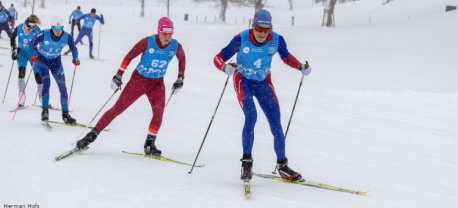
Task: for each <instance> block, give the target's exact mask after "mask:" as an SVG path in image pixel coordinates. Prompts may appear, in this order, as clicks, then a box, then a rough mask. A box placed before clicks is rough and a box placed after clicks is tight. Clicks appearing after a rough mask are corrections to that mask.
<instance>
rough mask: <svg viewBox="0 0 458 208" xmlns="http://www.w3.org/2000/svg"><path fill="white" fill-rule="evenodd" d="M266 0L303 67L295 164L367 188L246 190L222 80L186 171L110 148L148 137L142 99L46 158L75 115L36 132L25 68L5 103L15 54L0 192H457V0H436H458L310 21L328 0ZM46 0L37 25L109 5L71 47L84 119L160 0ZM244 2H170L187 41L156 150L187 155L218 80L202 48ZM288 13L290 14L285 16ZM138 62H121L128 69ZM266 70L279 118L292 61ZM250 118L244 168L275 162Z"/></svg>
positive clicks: (213, 199)
mask: <svg viewBox="0 0 458 208" xmlns="http://www.w3.org/2000/svg"><path fill="white" fill-rule="evenodd" d="M109 2H110V3H109ZM269 2H271V3H270V5H269V7H268V9H269V10H271V12H272V14H273V18H274V20H273V21H274V29H275V30H276V31H277V32H279V33H280V34H282V35H283V36H284V37H285V39H286V41H287V43H288V47H289V49H290V52H291V53H293V54H294V55H295V56H296V57H297V58H298V59H300V60H308V61H309V63H310V64H311V66H312V68H313V71H312V74H311V75H310V76H308V77H306V78H305V79H304V83H303V86H302V90H301V93H300V96H299V100H298V104H297V106H296V111H295V115H294V118H293V121H292V125H291V128H290V129H289V132H288V137H287V156H288V158H289V160H290V166H291V167H292V168H293V169H294V170H296V171H298V172H300V173H302V175H303V176H304V178H306V179H309V180H313V181H319V182H322V183H326V184H330V185H334V186H339V187H344V188H350V189H358V190H369V191H370V192H369V193H368V195H367V196H357V195H351V194H347V193H341V192H334V191H329V190H322V189H317V188H311V187H305V186H297V185H291V184H285V183H279V182H276V181H270V180H266V179H260V178H254V179H253V180H252V187H251V191H252V197H251V199H249V200H247V199H245V198H244V196H243V186H242V182H241V181H240V180H239V173H240V161H239V159H240V157H241V154H242V147H241V136H240V135H241V128H242V125H243V114H242V111H241V110H240V108H239V105H238V104H237V102H236V97H235V93H234V90H233V87H232V86H233V85H232V83H230V84H229V85H228V87H227V89H226V91H225V94H224V97H223V100H222V102H221V105H220V107H219V109H218V112H217V114H216V118H215V119H214V121H213V125H212V127H211V129H210V132H209V135H208V137H207V139H206V141H205V144H204V146H203V149H202V152H201V154H200V156H199V159H198V161H197V163H198V164H205V167H204V168H194V170H193V173H192V174H188V171H189V170H190V168H189V167H186V166H181V165H175V164H171V163H165V162H161V161H157V160H151V159H146V158H140V157H135V156H130V155H126V154H123V153H121V151H122V150H125V151H130V152H142V151H143V142H144V139H145V137H146V133H147V126H148V122H149V120H150V116H151V115H150V114H151V113H150V112H151V111H150V108H149V104H148V101H147V100H146V98H141V99H139V100H138V101H137V102H136V103H135V104H134V105H132V106H131V107H130V108H129V109H128V110H127V111H126V112H124V113H123V114H122V115H121V116H119V117H118V118H117V119H116V120H114V121H113V123H112V124H111V125H110V126H109V128H111V131H110V132H103V133H102V134H100V136H99V138H98V139H97V140H96V141H95V142H94V143H93V144H91V145H90V147H91V148H90V149H89V150H88V151H86V152H85V153H84V154H81V155H78V156H75V157H70V158H68V159H65V160H63V161H60V162H55V161H54V157H56V156H57V155H58V154H60V153H62V152H64V151H66V150H68V149H70V148H72V147H73V146H72V145H71V143H73V142H74V141H75V140H76V139H78V138H77V137H78V135H80V134H81V133H82V131H83V130H82V129H79V128H73V127H66V126H58V125H54V128H53V130H52V131H47V130H46V129H45V128H44V127H42V126H41V124H40V123H39V120H40V112H41V110H40V109H39V108H36V107H32V106H31V104H32V103H33V102H34V96H35V91H36V84H35V82H34V80H33V79H32V78H33V77H32V78H31V80H30V81H29V84H28V87H27V90H26V93H27V104H28V105H29V106H30V107H28V108H27V109H25V110H22V111H19V112H18V113H17V115H16V117H15V119H14V121H13V120H12V117H13V114H12V113H9V112H8V110H10V109H12V108H14V106H15V105H16V103H17V68H16V65H15V66H14V70H13V73H12V78H11V81H10V84H9V89H8V93H7V95H6V99H5V103H2V104H0V167H1V170H0V206H1V205H3V206H7V205H25V206H27V205H28V204H31V205H35V204H37V205H39V207H279V206H282V207H332V208H335V207H371V208H386V207H393V208H394V207H398V208H405V207H415V208H430V207H440V208H454V207H457V206H458V197H457V195H456V193H457V192H458V185H457V184H458V178H457V177H456V176H457V175H458V136H457V135H458V82H457V81H456V79H457V78H458V71H457V67H456V62H455V60H456V57H458V50H457V48H458V41H457V39H456V37H458V28H457V27H456V25H457V24H458V12H457V11H454V12H448V13H445V5H458V1H457V0H435V1H428V0H396V1H393V2H391V3H389V4H387V5H385V6H382V5H381V2H382V1H380V0H361V1H357V2H354V3H347V4H339V5H337V7H336V25H337V27H336V28H322V27H321V18H322V12H323V7H321V6H320V5H317V4H312V2H311V1H308V0H307V1H301V2H300V3H299V2H298V3H296V4H297V6H296V10H295V11H293V12H291V11H289V10H288V7H287V6H286V5H283V4H284V3H279V2H280V1H278V3H272V2H273V1H269ZM275 2H277V1H275ZM284 2H285V3H286V2H287V1H284ZM296 2H297V0H296ZM3 3H4V4H5V5H7V4H8V3H6V2H5V1H3ZM46 3H47V8H46V9H37V10H36V13H37V14H38V15H39V17H40V18H41V19H42V20H43V27H42V28H49V20H50V19H51V17H52V16H53V15H54V14H60V15H62V16H63V17H64V18H67V17H68V15H69V13H70V12H71V11H72V9H73V8H75V7H76V6H77V5H81V7H82V9H83V11H85V12H88V11H89V10H90V8H91V7H96V8H97V10H98V13H103V14H104V16H105V18H106V25H104V26H102V31H101V33H100V26H99V25H98V24H97V25H96V26H95V27H94V37H95V39H94V44H95V46H94V49H95V51H94V54H95V55H96V57H98V56H99V57H100V59H101V60H100V61H99V60H90V59H89V58H88V45H87V43H88V41H87V39H84V41H85V43H86V45H83V46H81V45H79V46H78V49H79V51H80V59H81V66H79V67H78V68H77V70H76V76H75V82H74V88H73V94H72V100H71V107H70V108H71V109H72V110H73V112H72V116H73V117H75V118H76V119H77V120H78V121H79V122H80V123H89V122H90V121H91V120H92V118H93V117H94V116H95V114H96V113H97V112H98V111H99V110H100V108H101V107H102V105H103V104H104V103H105V102H106V101H107V99H108V98H109V97H110V95H111V94H112V93H113V91H112V90H111V89H110V88H109V83H110V82H111V78H112V76H113V75H114V74H115V73H116V71H117V68H118V67H119V64H120V63H121V61H122V59H123V57H124V55H125V54H126V53H127V52H128V50H130V49H131V47H132V46H133V45H134V44H135V43H136V42H137V41H138V40H140V38H142V37H145V36H147V35H150V34H153V33H155V28H156V27H157V24H156V22H157V19H158V18H159V17H161V16H162V15H165V13H166V11H165V6H164V5H163V4H162V3H150V2H147V7H146V13H145V14H146V17H144V18H140V17H138V13H139V8H140V6H139V5H138V2H136V1H132V2H128V1H120V0H114V1H108V0H104V1H101V0H97V1H96V2H95V3H93V4H92V5H91V4H90V3H89V2H87V1H84V2H83V3H82V4H80V3H75V1H69V3H70V4H69V5H66V4H65V1H61V0H48V1H46ZM148 4H150V5H148ZM16 7H17V9H18V11H19V14H20V19H19V21H18V22H23V21H24V19H25V14H27V13H30V8H23V7H20V6H19V5H17V6H16ZM68 7H71V9H69V8H68ZM252 12H253V10H252V8H248V9H241V8H236V7H231V8H230V10H229V11H228V23H227V24H223V23H219V22H214V21H213V20H214V16H215V15H217V13H218V8H215V7H212V6H209V5H200V6H197V5H191V4H189V2H188V1H185V0H183V1H176V2H174V4H173V5H172V9H171V17H172V19H174V20H175V23H176V24H175V28H176V33H175V35H174V37H175V38H176V39H178V40H179V41H180V42H181V43H182V45H183V47H184V49H185V52H186V56H187V70H186V79H185V81H184V88H183V89H182V90H181V91H180V93H179V94H178V95H176V96H173V97H172V99H171V101H170V104H169V106H168V107H167V109H166V111H165V115H164V122H163V125H162V128H161V131H160V134H159V137H158V142H157V144H158V146H159V148H160V149H161V150H162V151H163V155H164V156H167V157H170V158H173V159H176V160H180V161H184V162H189V163H192V162H193V161H194V158H195V156H196V154H197V151H198V149H199V147H200V145H201V142H202V139H203V136H204V134H205V131H206V129H207V127H208V124H209V122H210V119H211V116H212V115H213V113H214V109H215V107H216V104H217V101H218V98H219V96H220V94H221V92H222V89H223V86H224V82H225V79H226V76H225V75H224V74H223V73H221V72H218V71H217V70H216V69H215V67H214V66H213V63H212V60H213V57H214V55H215V54H216V53H218V52H219V50H220V49H221V48H222V47H224V46H225V45H227V43H228V42H229V40H230V39H231V38H232V37H233V36H234V35H235V34H237V33H238V32H239V31H241V30H243V29H245V28H246V27H247V23H246V22H245V23H243V18H245V21H247V19H248V18H250V17H251V16H252ZM185 13H187V14H189V15H190V18H189V21H187V22H186V21H184V20H183V18H182V17H183V15H184V14H185ZM199 15H200V16H199ZM205 15H208V17H207V22H204V21H203V20H204V19H205V18H204V16H205ZM196 16H197V18H196ZM291 16H295V26H293V27H292V26H291V25H290V23H291ZM236 18H239V19H238V22H237V20H236ZM196 19H197V20H198V21H197V22H196ZM210 20H212V21H210ZM66 30H67V31H69V30H68V28H66ZM99 34H101V41H99V39H98V38H99ZM2 36H3V38H5V37H6V34H5V33H3V34H2ZM0 46H1V48H0V65H1V67H0V84H1V86H0V91H1V93H2V94H1V95H2V98H3V95H4V94H3V93H4V91H5V87H6V83H7V80H8V75H9V72H10V69H11V65H12V61H11V59H10V53H9V49H5V48H9V42H8V41H7V40H6V39H2V40H0ZM99 46H100V51H99V50H98V48H99ZM99 52H100V53H99ZM137 61H138V58H137V59H135V60H134V61H132V63H131V66H130V67H129V68H128V72H126V73H125V75H124V77H123V80H124V82H126V81H127V80H129V77H130V74H131V73H132V71H133V70H134V67H135V66H136V64H137ZM63 64H64V67H65V69H66V70H65V73H66V77H67V87H68V88H70V84H71V80H72V75H73V65H72V63H71V60H70V57H63ZM176 68H177V62H176V61H173V62H172V64H171V65H170V68H169V70H168V74H167V75H166V85H167V88H168V91H167V96H169V95H170V91H169V89H170V88H171V85H172V83H173V82H174V81H175V79H176V74H177V70H176ZM29 69H30V67H28V70H29ZM272 74H273V82H274V85H275V87H276V92H277V95H278V97H279V100H280V104H281V111H282V122H283V126H284V129H286V125H287V123H288V119H289V117H290V113H291V110H292V106H293V103H294V99H295V97H296V93H297V89H298V86H299V81H300V73H299V72H297V71H295V70H292V69H291V68H289V67H288V66H286V65H284V64H283V63H282V61H281V60H280V59H279V58H278V57H276V58H274V62H273V70H272ZM118 96H119V94H117V95H115V97H114V98H113V100H112V101H111V102H109V103H108V105H107V107H106V108H105V109H103V110H102V112H105V111H106V110H107V109H108V108H109V107H111V106H112V105H113V103H114V101H115V100H116V99H117V97H118ZM58 99H59V95H58V91H57V87H56V84H55V82H54V81H52V86H51V103H52V104H53V105H58V104H59V101H58ZM50 114H51V115H50V119H51V120H57V121H59V120H60V119H61V118H60V113H59V112H57V111H51V112H50ZM258 118H259V119H258V124H257V126H256V139H255V141H256V142H255V146H254V152H253V155H254V171H255V172H258V173H270V172H271V171H273V168H274V165H275V154H274V152H273V142H272V136H271V134H270V130H269V127H268V124H267V121H266V119H265V117H264V116H263V115H262V113H261V112H259V117H258ZM97 120H98V118H97V119H96V121H97ZM96 121H95V122H96ZM95 122H93V124H95Z"/></svg>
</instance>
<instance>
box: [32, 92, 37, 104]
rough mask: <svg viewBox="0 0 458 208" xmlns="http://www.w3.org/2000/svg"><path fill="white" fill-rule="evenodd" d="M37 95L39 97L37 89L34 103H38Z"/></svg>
mask: <svg viewBox="0 0 458 208" xmlns="http://www.w3.org/2000/svg"><path fill="white" fill-rule="evenodd" d="M37 97H38V90H37V93H36V94H35V100H34V101H33V104H35V103H37Z"/></svg>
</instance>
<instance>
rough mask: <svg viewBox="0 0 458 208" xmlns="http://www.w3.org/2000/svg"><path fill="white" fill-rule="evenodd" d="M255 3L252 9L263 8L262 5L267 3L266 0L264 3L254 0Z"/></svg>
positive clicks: (260, 0)
mask: <svg viewBox="0 0 458 208" xmlns="http://www.w3.org/2000/svg"><path fill="white" fill-rule="evenodd" d="M255 1H256V2H255V4H254V11H258V10H260V9H262V8H264V6H265V5H266V3H267V0H264V3H262V0H255Z"/></svg>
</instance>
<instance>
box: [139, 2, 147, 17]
mask: <svg viewBox="0 0 458 208" xmlns="http://www.w3.org/2000/svg"><path fill="white" fill-rule="evenodd" d="M138 1H139V2H140V7H141V9H140V17H144V16H145V0H138Z"/></svg>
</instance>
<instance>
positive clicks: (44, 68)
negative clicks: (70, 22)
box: [30, 16, 80, 124]
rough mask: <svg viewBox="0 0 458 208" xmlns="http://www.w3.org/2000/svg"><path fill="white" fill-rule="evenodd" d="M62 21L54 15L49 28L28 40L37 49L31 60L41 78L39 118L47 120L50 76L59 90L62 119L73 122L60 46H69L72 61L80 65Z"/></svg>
mask: <svg viewBox="0 0 458 208" xmlns="http://www.w3.org/2000/svg"><path fill="white" fill-rule="evenodd" d="M63 23H64V21H63V19H62V17H59V16H54V17H53V18H52V20H51V29H45V30H43V31H41V32H40V33H38V35H37V36H35V37H34V38H33V39H32V42H30V45H31V47H33V48H36V47H37V46H38V51H36V52H35V55H33V56H32V58H31V61H32V62H34V63H35V67H37V69H38V71H39V73H40V76H41V78H42V79H43V91H42V102H41V105H42V108H43V110H42V112H41V120H42V121H45V122H47V121H48V119H49V111H48V104H49V88H50V86H51V79H50V76H53V77H54V79H55V80H56V83H57V86H58V87H59V92H60V103H61V106H62V119H63V120H64V122H65V123H69V124H75V123H76V120H75V119H74V118H72V117H71V116H70V114H69V113H68V94H67V86H66V84H65V74H64V68H63V67H62V60H61V55H60V54H61V52H62V48H63V47H65V46H67V45H68V46H69V47H70V50H71V51H72V56H73V60H72V63H73V64H74V65H75V66H78V65H80V61H79V59H78V49H77V48H76V46H75V43H74V42H73V39H72V38H70V37H71V36H70V34H68V33H67V32H65V31H64V24H63Z"/></svg>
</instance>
